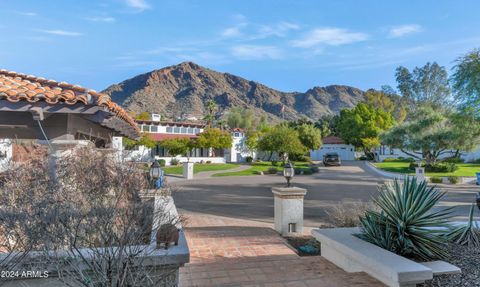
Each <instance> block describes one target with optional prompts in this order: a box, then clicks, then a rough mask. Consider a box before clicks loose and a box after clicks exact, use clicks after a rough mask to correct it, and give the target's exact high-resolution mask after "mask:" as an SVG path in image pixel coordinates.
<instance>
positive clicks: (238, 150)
mask: <svg viewBox="0 0 480 287" xmlns="http://www.w3.org/2000/svg"><path fill="white" fill-rule="evenodd" d="M231 134H232V147H231V148H229V149H225V160H226V161H227V162H245V161H246V159H247V157H249V156H250V157H252V159H254V158H255V156H256V153H255V152H252V151H250V150H249V149H248V148H247V145H246V143H245V141H246V140H247V136H246V134H245V131H244V130H242V129H239V128H236V129H233V130H232V131H231Z"/></svg>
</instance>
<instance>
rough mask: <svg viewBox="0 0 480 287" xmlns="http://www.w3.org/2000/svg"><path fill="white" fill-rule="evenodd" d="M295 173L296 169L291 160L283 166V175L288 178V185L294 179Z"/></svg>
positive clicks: (288, 185)
mask: <svg viewBox="0 0 480 287" xmlns="http://www.w3.org/2000/svg"><path fill="white" fill-rule="evenodd" d="M294 175H295V169H294V168H293V165H292V163H291V162H290V161H288V162H287V164H285V166H284V167H283V176H284V177H285V179H286V180H287V187H290V180H292V178H293V176H294Z"/></svg>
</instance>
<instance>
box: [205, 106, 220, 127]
mask: <svg viewBox="0 0 480 287" xmlns="http://www.w3.org/2000/svg"><path fill="white" fill-rule="evenodd" d="M206 107H207V113H208V114H207V115H206V116H205V117H204V119H205V120H206V121H207V124H208V126H209V127H210V128H211V127H212V124H213V120H214V119H215V111H216V110H217V103H215V101H214V100H208V101H207V104H206Z"/></svg>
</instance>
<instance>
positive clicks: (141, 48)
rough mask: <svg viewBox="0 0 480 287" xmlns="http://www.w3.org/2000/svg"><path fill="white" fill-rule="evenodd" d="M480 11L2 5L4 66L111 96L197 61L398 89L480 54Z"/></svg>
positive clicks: (240, 70) (423, 6) (207, 3)
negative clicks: (432, 67)
mask: <svg viewBox="0 0 480 287" xmlns="http://www.w3.org/2000/svg"><path fill="white" fill-rule="evenodd" d="M478 11H480V1H473V0H472V1H438V0H436V1H434V0H430V1H426V0H424V1H358V0H357V1H355V0H350V1H318V0H317V1H307V0H296V1H280V0H262V1H258V0H257V1H254V0H250V1H249V0H243V1H239V0H238V1H233V0H230V1H225V0H217V1H213V0H202V1H193V0H192V1H184V0H165V1H154V0H105V1H103V0H100V1H74V0H62V1H59V0H58V1H48V0H42V1H38V0H36V1H35V0H16V1H11V0H0V35H2V36H1V37H0V68H2V69H7V70H14V71H17V72H22V73H27V74H34V75H37V76H43V77H46V78H51V79H55V80H57V81H67V82H70V83H75V84H80V85H82V86H85V87H88V88H92V89H97V90H102V89H104V88H106V87H107V86H109V85H110V84H113V83H117V82H120V81H122V80H125V79H127V78H129V77H132V76H135V75H137V74H140V73H144V72H148V71H151V70H154V69H158V68H162V67H164V66H168V65H173V64H177V63H180V62H182V61H194V62H196V63H198V64H200V65H203V66H206V67H208V68H212V69H215V70H218V71H221V72H228V73H232V74H236V75H239V76H242V77H245V78H247V79H249V80H255V81H258V82H261V83H264V84H266V85H268V86H271V87H273V88H276V89H279V90H283V91H305V90H307V89H309V88H311V87H314V86H325V85H330V84H344V85H351V86H355V87H358V88H361V89H368V88H379V87H380V86H381V85H384V84H389V85H392V86H395V80H394V70H395V68H396V67H397V66H399V65H404V66H406V67H408V68H412V67H414V66H419V65H423V64H425V63H426V62H427V61H437V62H438V63H439V64H441V65H444V66H446V67H448V68H451V66H452V65H453V64H454V63H453V61H454V60H455V59H456V58H457V57H458V56H460V55H462V54H464V53H466V52H468V51H469V50H471V49H473V48H475V47H480V29H479V27H480V17H478Z"/></svg>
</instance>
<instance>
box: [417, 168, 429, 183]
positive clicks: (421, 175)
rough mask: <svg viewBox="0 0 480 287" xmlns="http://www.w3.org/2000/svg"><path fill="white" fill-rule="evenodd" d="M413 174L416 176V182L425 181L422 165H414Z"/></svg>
mask: <svg viewBox="0 0 480 287" xmlns="http://www.w3.org/2000/svg"><path fill="white" fill-rule="evenodd" d="M415 176H416V177H417V182H419V183H420V182H423V181H425V179H426V178H425V168H424V167H416V168H415Z"/></svg>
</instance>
